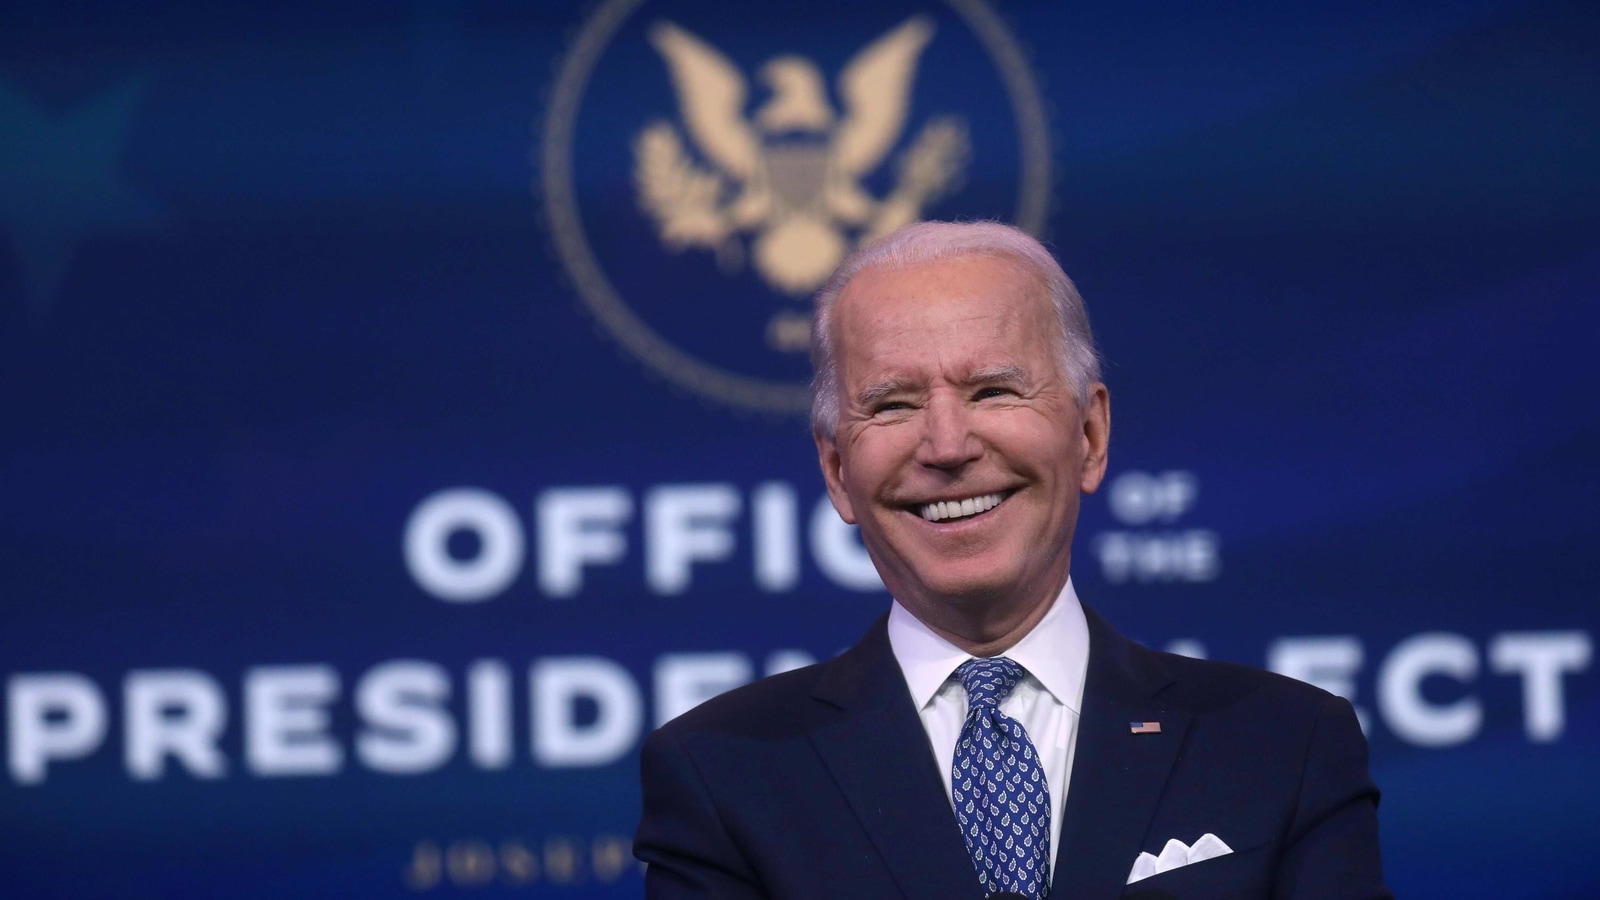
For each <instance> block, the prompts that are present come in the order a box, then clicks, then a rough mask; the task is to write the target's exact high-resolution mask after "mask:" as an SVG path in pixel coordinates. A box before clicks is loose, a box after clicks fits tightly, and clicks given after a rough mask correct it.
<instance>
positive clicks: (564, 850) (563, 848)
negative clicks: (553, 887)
mask: <svg viewBox="0 0 1600 900" xmlns="http://www.w3.org/2000/svg"><path fill="white" fill-rule="evenodd" d="M544 871H545V875H546V876H547V877H548V878H549V879H550V881H551V882H553V883H555V884H575V883H576V882H577V881H578V876H579V873H578V846H577V844H576V842H574V841H573V840H572V839H571V838H565V837H553V838H550V839H549V840H547V841H545V842H544Z"/></svg>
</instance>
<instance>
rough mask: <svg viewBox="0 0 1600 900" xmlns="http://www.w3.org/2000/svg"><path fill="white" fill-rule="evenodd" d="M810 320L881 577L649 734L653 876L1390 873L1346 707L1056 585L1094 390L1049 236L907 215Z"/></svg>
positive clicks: (1307, 886)
mask: <svg viewBox="0 0 1600 900" xmlns="http://www.w3.org/2000/svg"><path fill="white" fill-rule="evenodd" d="M812 339H813V340H812V344H813V363H814V365H815V368H816V380H815V393H814V398H813V411H812V430H813V433H814V435H815V438H816V444H817V455H818V458H819V460H820V461H821V464H822V474H823V478H824V480H825V481H826V482H827V486H828V494H829V496H830V497H831V498H832V500H833V505H834V507H835V508H836V509H837V510H838V511H839V514H840V515H841V516H843V517H844V519H845V520H846V521H848V522H852V523H855V524H858V525H859V526H860V528H861V537H862V540H863V542H864V543H865V544H866V547H867V550H868V552H869V553H870V554H871V557H872V561H873V563H874V564H875V565H876V566H877V569H878V572H879V574H881V575H882V576H883V581H884V584H885V585H887V586H888V588H889V592H890V594H891V595H892V596H893V598H894V603H893V605H892V607H891V609H890V611H889V613H888V614H887V615H886V616H884V617H883V618H882V619H880V620H879V621H878V622H877V623H876V624H875V625H874V626H873V627H872V628H871V630H869V631H868V632H867V635H866V636H865V637H864V638H863V639H862V640H861V642H860V643H859V644H857V645H856V646H855V647H853V648H851V649H850V650H849V651H847V652H845V653H844V654H842V655H840V656H839V657H838V658H836V659H833V660H830V661H828V662H825V663H822V664H820V665H816V666H812V667H810V668H806V669H802V670H799V671H796V672H790V673H787V674H784V675H780V676H776V677H774V678H768V679H765V680H763V681H761V682H758V683H756V684H754V685H750V686H747V687H745V688H742V689H740V690H736V691H733V692H731V693H728V694H725V695H723V696H721V697H719V698H717V699H715V700H712V701H711V702H709V703H706V704H704V705H702V706H700V707H699V708H697V709H695V710H693V711H691V712H689V713H687V714H686V715H684V716H681V717H680V718H678V719H676V720H674V721H672V722H670V723H668V724H667V725H665V726H664V727H662V728H661V729H660V730H659V731H657V732H656V733H655V734H653V735H651V737H650V738H649V739H648V740H647V741H646V743H645V746H644V750H643V762H642V765H643V780H644V818H643V821H642V822H641V824H640V826H639V832H638V836H637V843H636V846H635V852H636V853H637V854H638V856H639V857H640V858H641V859H643V860H644V861H646V862H647V863H648V864H649V868H648V873H647V875H646V885H647V893H648V894H649V896H651V897H663V898H664V897H794V898H807V900H821V898H844V897H849V898H855V897H859V898H887V897H905V898H909V900H932V898H943V897H950V898H978V897H984V896H993V895H995V894H1006V893H1009V894H1012V895H1021V896H1025V897H1031V898H1043V897H1051V898H1072V900H1080V898H1101V897H1116V896H1125V897H1135V896H1138V897H1151V898H1155V897H1222V896H1227V897H1382V896H1388V892H1387V891H1386V890H1385V888H1384V887H1383V882H1382V873H1381V869H1380V865H1379V858H1378V839H1377V816H1376V809H1377V802H1378V792H1377V789H1376V788H1375V787H1374V786H1373V784H1372V782H1371V781H1370V780H1369V778H1368V777H1367V771H1366V744H1365V741H1364V740H1363V738H1362V736H1361V731H1360V728H1359V727H1358V726H1357V723H1356V718H1355V715H1354V714H1353V712H1352V710H1351V708H1350V705H1349V704H1348V703H1346V702H1345V701H1344V700H1341V699H1339V698H1338V697H1334V696H1332V695H1330V694H1327V693H1324V692H1322V691H1320V690H1317V689H1315V688H1312V687H1310V686H1308V685H1304V684H1301V683H1299V682H1295V681H1291V680H1288V679H1285V678H1281V677H1278V676H1274V675H1270V674H1267V673H1265V672H1259V671H1255V670H1252V669H1247V668H1244V667H1241V666H1235V665H1229V664H1225V663H1215V662H1205V661H1199V660H1191V659H1185V658H1182V657H1176V656H1171V655H1168V654H1164V653H1157V652H1154V651H1151V650H1147V649H1144V648H1142V647H1140V646H1138V645H1137V644H1134V643H1133V642H1131V641H1129V640H1127V639H1125V638H1123V637H1121V636H1120V635H1118V634H1117V633H1116V632H1115V631H1113V630H1112V629H1111V627H1110V626H1109V625H1107V624H1106V623H1105V621H1104V620H1102V619H1101V618H1100V617H1099V616H1097V615H1096V614H1095V613H1094V612H1093V611H1092V610H1090V609H1088V608H1087V607H1085V606H1083V605H1082V604H1080V602H1079V600H1078V597H1077V594H1076V593H1075V592H1074V590H1073V586H1072V580H1071V577H1070V573H1071V561H1072V534H1073V529H1074V527H1075V525H1076V522H1077V516H1078V502H1079V495H1080V494H1083V493H1091V492H1093V491H1094V490H1095V489H1096V488H1097V487H1098V486H1099V484H1100V481H1101V478H1102V477H1103V476H1104V474H1105V470H1106V449H1107V444H1108V440H1109V437H1110V429H1111V416H1110V398H1109V395H1108V393H1107V391H1106V387H1105V385H1103V384H1101V383H1100V381H1099V366H1098V362H1097V358H1096V354H1095V350H1094V344H1093V339H1092V337H1091V336H1090V332H1089V324H1088V318H1087V315H1086V314H1085V312H1084V308H1083V302H1082V300H1081V299H1079V297H1078V295H1077V292H1076V290H1075V289H1074V288H1073V286H1072V283H1071V282H1070V281H1069V280H1068V279H1067V276H1066V274H1065V273H1063V272H1062V271H1061V268H1060V266H1059V265H1057V264H1056V262H1055V260H1054V259H1053V258H1052V257H1051V256H1050V254H1049V253H1048V252H1047V251H1046V250H1045V249H1044V248H1043V247H1042V246H1040V245H1039V244H1038V243H1037V242H1036V241H1034V240H1033V239H1032V238H1031V237H1028V236H1027V235H1026V234H1023V233H1022V232H1020V231H1017V230H1016V229H1013V228H1010V227H1007V226H1004V225H999V224H995V223H974V224H951V223H939V222H927V223H921V224H917V225H911V226H908V227H906V228H904V229H901V230H900V231H898V232H896V233H894V234H892V235H890V236H888V237H887V238H884V239H882V240H880V241H878V242H876V243H873V244H871V245H869V246H867V247H865V248H863V249H862V250H860V251H858V252H857V253H856V254H855V255H854V256H852V257H851V258H850V259H848V260H846V261H845V262H844V263H843V264H842V265H841V266H840V268H839V270H838V271H837V272H836V273H835V274H834V276H833V278H832V279H831V280H830V282H829V283H828V285H827V286H826V287H825V288H824V289H823V290H822V292H821V293H820V294H819V295H818V297H817V306H816V314H815V318H814V323H813V332H812Z"/></svg>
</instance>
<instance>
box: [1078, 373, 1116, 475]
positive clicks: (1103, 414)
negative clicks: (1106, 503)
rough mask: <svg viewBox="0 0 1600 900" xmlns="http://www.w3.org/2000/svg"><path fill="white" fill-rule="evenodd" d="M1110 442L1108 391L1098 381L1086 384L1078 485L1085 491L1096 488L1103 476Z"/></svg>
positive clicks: (1109, 393) (1109, 399)
mask: <svg viewBox="0 0 1600 900" xmlns="http://www.w3.org/2000/svg"><path fill="white" fill-rule="evenodd" d="M1110 446H1111V392H1110V391H1109V390H1107V388H1106V386H1105V385H1103V384H1101V383H1100V382H1098V381H1097V382H1095V383H1094V384H1092V385H1090V386H1089V399H1088V402H1087V403H1085V404H1084V410H1083V471H1082V473H1081V474H1080V475H1079V478H1078V487H1079V489H1080V490H1082V491H1083V492H1084V493H1085V494H1092V493H1094V492H1095V491H1096V490H1098V489H1099V488H1100V481H1101V479H1103V478H1105V477H1106V454H1107V451H1108V450H1109V449H1110Z"/></svg>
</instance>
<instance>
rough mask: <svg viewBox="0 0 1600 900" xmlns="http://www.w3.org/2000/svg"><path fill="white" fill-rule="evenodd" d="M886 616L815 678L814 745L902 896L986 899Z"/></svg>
mask: <svg viewBox="0 0 1600 900" xmlns="http://www.w3.org/2000/svg"><path fill="white" fill-rule="evenodd" d="M886 622H887V617H885V618H881V619H879V620H878V621H877V622H876V623H875V624H874V625H873V626H872V628H871V629H870V630H869V631H868V632H867V635H866V637H865V638H863V639H862V640H861V643H859V644H857V645H856V646H855V647H853V648H851V649H850V650H849V651H848V652H847V653H845V654H844V655H842V656H840V657H839V658H837V659H835V660H834V661H833V662H832V663H830V664H829V666H828V669H827V671H826V672H825V673H824V674H823V676H822V678H821V679H820V680H819V682H818V684H817V687H816V690H815V691H814V692H813V696H814V697H815V698H816V699H817V701H819V703H821V704H826V705H827V706H829V707H832V709H831V710H829V712H830V713H833V714H832V715H827V716H825V719H824V721H823V722H822V723H821V724H820V725H819V726H818V727H817V728H814V729H813V730H812V734H811V740H812V743H813V744H814V745H815V747H816V748H817V753H818V754H819V755H820V756H821V757H822V760H823V762H824V763H825V764H826V765H827V767H828V770H829V771H830V772H831V773H832V775H833V778H834V780H835V781H836V782H837V783H838V785H839V789H840V790H841V791H842V792H843V793H844V795H845V797H846V799H848V801H849V803H850V806H851V808H852V809H853V810H854V811H855V814H856V817H857V818H858V819H859V820H860V821H861V824H862V827H863V828H865V829H866V832H867V834H868V836H869V837H870V838H871V840H872V842H873V845H874V846H876V847H877V850H878V853H879V854H880V855H881V856H882V857H883V860H884V862H885V863H886V864H887V865H888V868H889V870H890V872H892V873H893V874H894V878H895V880H896V881H897V882H898V883H899V885H900V888H901V890H902V891H903V892H904V893H905V895H906V897H908V898H914V900H926V898H935V897H970V898H979V897H982V896H983V893H982V891H981V889H980V888H979V886H978V878H977V874H976V873H975V872H974V871H973V868H972V860H971V857H969V856H968V855H967V848H966V845H965V844H964V843H963V842H962V840H961V831H960V829H959V828H957V827H956V821H955V814H954V813H953V812H952V811H951V809H950V801H949V799H948V798H946V797H945V795H944V781H943V779H942V778H941V777H940V774H939V770H938V767H937V764H936V763H935V761H934V759H933V753H932V752H931V751H930V750H929V749H928V738H927V732H926V731H924V730H923V727H922V721H921V719H919V718H918V717H917V711H916V707H915V706H914V705H913V704H912V702H911V695H910V692H909V691H907V689H906V685H905V677H904V676H903V675H902V674H901V672H900V667H899V665H898V664H897V663H896V662H895V660H894V653H893V651H892V650H891V649H890V648H889V637H888V630H887V627H886Z"/></svg>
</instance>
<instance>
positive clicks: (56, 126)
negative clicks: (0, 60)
mask: <svg viewBox="0 0 1600 900" xmlns="http://www.w3.org/2000/svg"><path fill="white" fill-rule="evenodd" d="M143 93H144V88H143V85H142V84H140V83H139V82H137V81H133V82H129V83H127V84H123V85H121V86H119V87H116V88H113V89H112V90H109V91H107V92H105V93H103V94H101V95H99V96H97V97H93V98H91V99H89V100H87V101H85V102H83V103H82V104H80V105H78V106H76V107H74V108H72V109H68V110H65V111H63V112H60V113H55V114H51V113H49V112H46V111H44V110H41V109H39V108H38V107H37V106H35V105H34V104H32V103H30V102H29V101H28V100H27V99H26V98H25V97H23V96H22V94H20V93H19V92H17V91H15V90H12V89H11V88H9V87H8V86H7V85H5V84H4V83H0V234H3V235H5V236H7V237H9V238H10V244H11V249H12V253H13V254H14V257H15V259H16V265H17V270H18V273H19V274H20V276H21V279H22V290H23V293H24V294H25V295H26V296H27V298H28V302H29V304H30V305H31V306H32V307H33V309H34V312H35V314H36V315H40V316H42V315H43V314H44V313H45V311H46V310H47V309H48V308H49V305H50V301H51V300H52V299H53V298H54V296H55V293H56V288H57V287H59V286H60V284H61V279H62V277H63V276H64V275H66V272H67V266H68V264H69V263H70V262H71V261H72V254H73V251H74V250H75V249H76V248H77V246H78V244H79V242H81V241H82V240H84V239H85V238H87V237H89V236H91V235H94V234H102V233H105V232H116V231H130V230H136V229H139V228H141V227H143V226H145V225H148V224H149V223H151V222H152V221H153V220H154V219H156V217H157V210H156V209H155V208H154V205H153V204H152V203H151V202H150V201H149V200H148V199H146V198H145V197H144V196H142V195H141V194H139V193H138V192H137V191H135V190H134V189H133V187H132V186H130V185H129V184H128V183H127V181H126V179H125V176H124V174H123V172H122V165H121V160H120V157H121V155H122V149H123V145H124V143H125V142H126V139H127V133H128V126H129V123H130V122H131V121H132V119H133V115H134V112H135V111H136V110H137V108H138V104H139V100H140V98H141V96H142V95H143Z"/></svg>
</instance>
